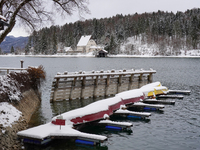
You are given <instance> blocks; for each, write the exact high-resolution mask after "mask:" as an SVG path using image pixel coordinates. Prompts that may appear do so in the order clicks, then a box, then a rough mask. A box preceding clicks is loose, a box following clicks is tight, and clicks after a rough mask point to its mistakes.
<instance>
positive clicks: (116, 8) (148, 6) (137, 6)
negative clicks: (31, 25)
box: [9, 0, 200, 37]
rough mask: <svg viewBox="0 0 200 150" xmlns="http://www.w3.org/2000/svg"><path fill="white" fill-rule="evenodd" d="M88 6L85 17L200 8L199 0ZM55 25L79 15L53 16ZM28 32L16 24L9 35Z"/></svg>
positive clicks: (99, 0)
mask: <svg viewBox="0 0 200 150" xmlns="http://www.w3.org/2000/svg"><path fill="white" fill-rule="evenodd" d="M89 2H90V3H89V5H88V8H89V10H90V12H91V14H87V15H85V16H84V18H85V19H93V18H97V19H99V18H105V17H112V16H115V15H116V14H123V15H126V14H135V13H136V12H137V13H138V14H141V13H144V12H157V11H158V10H161V11H168V12H171V11H172V12H174V13H176V12H177V11H182V12H184V11H186V10H187V9H192V8H200V0H89ZM55 18H56V20H55V25H63V24H65V23H69V22H75V21H77V20H79V19H80V18H79V16H78V15H77V14H76V13H74V15H73V16H67V17H66V18H65V19H63V18H60V17H55ZM28 34H29V33H27V32H26V31H24V29H20V27H19V26H16V27H15V28H14V29H13V31H12V32H11V33H10V34H9V35H14V36H16V37H18V36H28Z"/></svg>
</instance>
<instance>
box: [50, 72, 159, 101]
mask: <svg viewBox="0 0 200 150" xmlns="http://www.w3.org/2000/svg"><path fill="white" fill-rule="evenodd" d="M154 73H156V71H155V70H153V69H150V70H143V69H140V70H134V69H131V70H111V71H103V70H102V71H89V72H85V71H79V72H69V73H68V72H64V73H58V74H57V75H56V76H55V77H54V81H53V83H52V90H51V97H50V101H51V102H53V101H57V100H65V99H68V100H72V99H78V98H82V99H85V98H89V97H101V96H105V97H106V96H112V95H115V94H117V93H119V92H123V91H126V90H130V89H136V88H140V87H141V86H143V85H145V84H147V83H151V82H152V79H153V74H154Z"/></svg>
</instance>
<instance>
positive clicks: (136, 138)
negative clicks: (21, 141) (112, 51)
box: [0, 57, 200, 150]
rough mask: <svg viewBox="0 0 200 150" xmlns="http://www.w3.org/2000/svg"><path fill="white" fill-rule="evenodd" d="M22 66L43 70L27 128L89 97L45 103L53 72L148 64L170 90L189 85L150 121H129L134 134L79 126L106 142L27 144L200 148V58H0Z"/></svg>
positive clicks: (64, 149)
mask: <svg viewBox="0 0 200 150" xmlns="http://www.w3.org/2000/svg"><path fill="white" fill-rule="evenodd" d="M21 59H23V60H24V67H28V66H39V65H43V66H44V68H45V71H46V74H47V79H46V82H45V83H44V84H43V85H42V87H41V90H42V103H41V106H40V108H39V109H38V110H37V112H36V113H35V114H34V115H33V117H32V120H31V121H30V127H32V126H36V125H40V124H43V123H46V122H49V121H51V118H52V117H53V116H55V115H57V114H59V113H60V112H61V113H62V112H65V111H69V110H72V109H75V108H79V107H82V106H85V105H87V104H89V103H90V102H92V101H93V100H91V99H87V100H83V101H84V102H80V100H73V101H72V102H71V103H69V101H63V102H56V103H54V104H52V103H50V102H49V99H50V90H51V85H52V81H53V78H54V76H55V75H56V73H57V72H64V71H68V72H71V71H80V70H82V71H90V70H111V69H116V70H117V69H131V68H134V69H140V68H143V69H149V68H153V69H155V70H156V71H157V73H156V74H155V75H154V76H153V81H160V82H161V83H162V85H164V86H167V87H168V88H169V89H179V90H190V91H191V95H185V96H184V99H175V101H176V104H175V105H166V106H165V108H164V109H163V111H153V112H151V113H152V116H150V118H149V120H148V121H140V120H128V119H125V120H123V121H127V122H131V123H133V127H131V130H132V133H127V132H111V131H106V130H100V129H98V128H95V127H88V128H87V127H86V128H84V129H83V130H84V131H85V132H89V133H95V134H100V135H105V136H107V137H108V141H106V142H105V143H103V144H102V146H101V147H80V146H77V145H75V144H74V143H73V142H69V141H66V140H61V141H58V140H57V141H54V142H52V143H51V144H50V145H48V146H47V147H36V146H31V145H28V146H26V147H25V148H26V149H27V150H28V149H42V150H43V149H44V150H47V149H48V150H72V149H74V150H87V149H109V150H121V149H126V150H129V149H132V150H144V149H147V150H168V149H173V150H176V149H177V150H194V149H200V144H199V142H200V98H199V96H200V79H199V77H200V76H199V74H200V58H56V57H55V58H46V57H0V64H1V65H0V67H20V60H21Z"/></svg>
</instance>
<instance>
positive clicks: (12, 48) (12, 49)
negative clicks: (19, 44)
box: [10, 46, 15, 54]
mask: <svg viewBox="0 0 200 150" xmlns="http://www.w3.org/2000/svg"><path fill="white" fill-rule="evenodd" d="M14 52H15V50H14V47H13V46H12V47H11V49H10V53H12V54H13V53H14Z"/></svg>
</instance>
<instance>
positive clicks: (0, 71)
mask: <svg viewBox="0 0 200 150" xmlns="http://www.w3.org/2000/svg"><path fill="white" fill-rule="evenodd" d="M24 70H27V68H9V67H1V68H0V73H2V72H3V74H6V73H7V74H9V73H10V72H11V71H14V72H19V71H24Z"/></svg>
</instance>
